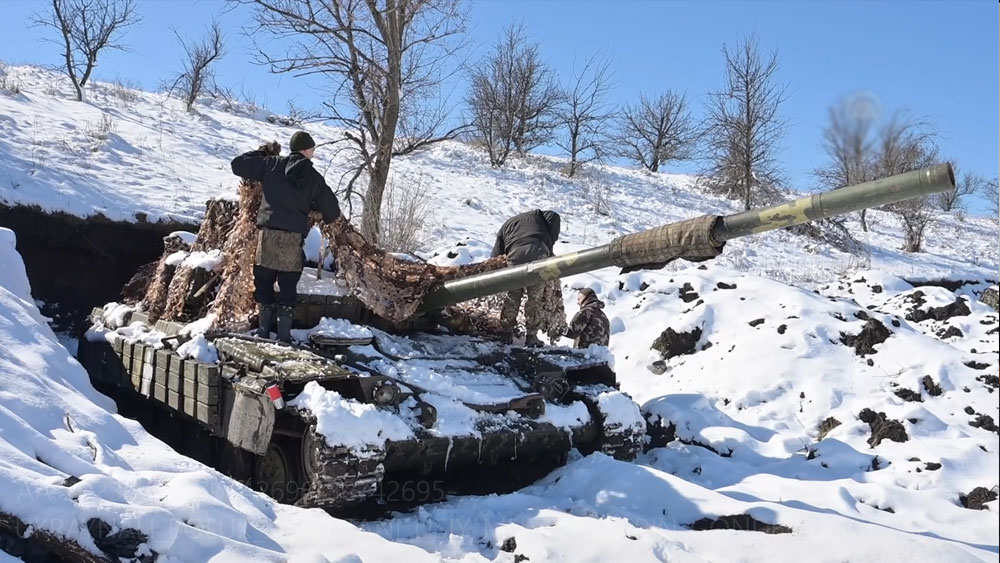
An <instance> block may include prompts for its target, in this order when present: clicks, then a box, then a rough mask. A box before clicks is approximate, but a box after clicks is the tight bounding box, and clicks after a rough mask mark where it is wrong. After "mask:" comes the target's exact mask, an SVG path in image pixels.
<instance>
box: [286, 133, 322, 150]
mask: <svg viewBox="0 0 1000 563" xmlns="http://www.w3.org/2000/svg"><path fill="white" fill-rule="evenodd" d="M315 146H316V141H314V140H313V138H312V137H311V136H310V135H309V133H306V132H305V131H296V132H295V133H292V140H290V141H289V142H288V150H290V151H292V152H297V151H304V150H306V149H311V148H313V147H315Z"/></svg>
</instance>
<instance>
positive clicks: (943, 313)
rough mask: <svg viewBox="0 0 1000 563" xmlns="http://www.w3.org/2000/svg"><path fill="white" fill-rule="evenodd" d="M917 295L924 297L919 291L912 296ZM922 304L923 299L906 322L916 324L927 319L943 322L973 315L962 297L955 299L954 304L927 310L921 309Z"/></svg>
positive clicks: (907, 316) (908, 314)
mask: <svg viewBox="0 0 1000 563" xmlns="http://www.w3.org/2000/svg"><path fill="white" fill-rule="evenodd" d="M917 294H920V295H921V298H922V297H923V294H922V293H921V292H919V291H918V292H916V293H913V294H912V295H913V296H916V295H917ZM922 304H923V302H922V299H921V302H920V303H918V305H917V307H916V308H914V309H913V310H912V311H910V312H909V313H907V314H906V317H905V318H906V320H908V321H913V322H915V323H919V322H923V321H926V320H927V319H934V320H936V321H943V320H947V319H950V318H952V317H964V316H966V315H971V314H972V311H970V310H969V305H968V303H967V302H966V301H965V299H963V298H961V297H959V298H958V299H955V301H953V302H952V303H949V304H948V305H944V306H941V307H928V308H927V309H921V308H919V307H920V305H922Z"/></svg>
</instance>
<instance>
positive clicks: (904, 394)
mask: <svg viewBox="0 0 1000 563" xmlns="http://www.w3.org/2000/svg"><path fill="white" fill-rule="evenodd" d="M893 393H894V394H895V395H896V396H897V397H899V398H900V399H903V400H904V401H906V402H908V403H921V402H923V399H922V398H921V397H920V393H918V392H916V391H913V390H912V389H907V388H906V387H900V388H899V389H896V390H895V391H893Z"/></svg>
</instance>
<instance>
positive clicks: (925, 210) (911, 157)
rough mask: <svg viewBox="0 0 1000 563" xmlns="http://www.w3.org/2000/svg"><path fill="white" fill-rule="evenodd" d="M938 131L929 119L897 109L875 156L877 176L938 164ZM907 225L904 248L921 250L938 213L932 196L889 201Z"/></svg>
mask: <svg viewBox="0 0 1000 563" xmlns="http://www.w3.org/2000/svg"><path fill="white" fill-rule="evenodd" d="M936 137H937V133H936V132H935V130H934V128H933V127H932V126H931V125H930V124H929V123H927V122H925V121H922V120H917V119H913V118H910V117H908V116H907V115H906V114H905V113H903V112H897V113H895V114H894V115H893V116H892V117H891V118H890V119H889V121H888V122H887V123H886V124H885V125H884V126H883V127H882V129H881V130H880V131H879V136H878V140H877V142H876V145H875V147H876V153H875V155H874V159H873V170H874V177H876V178H884V177H886V176H893V175H895V174H902V173H904V172H909V171H911V170H917V169H919V168H923V167H925V166H930V165H931V164H934V162H935V160H937V158H938V149H937V146H936V145H935V140H936ZM885 209H886V210H888V211H890V212H892V213H894V214H896V215H897V216H898V217H899V219H900V222H901V223H902V225H903V236H904V239H905V242H904V245H903V250H905V251H906V252H920V251H921V249H922V247H923V240H924V232H925V230H926V229H927V226H928V225H929V224H930V223H931V220H932V219H933V217H934V214H935V213H936V209H935V207H934V204H933V200H932V199H931V197H930V196H925V197H920V198H916V199H910V200H906V201H901V202H899V203H894V204H891V205H887V206H886V207H885Z"/></svg>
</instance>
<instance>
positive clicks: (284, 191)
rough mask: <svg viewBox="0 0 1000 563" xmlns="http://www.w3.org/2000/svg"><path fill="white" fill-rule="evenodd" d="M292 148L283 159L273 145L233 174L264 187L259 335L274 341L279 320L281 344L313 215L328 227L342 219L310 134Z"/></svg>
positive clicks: (300, 135)
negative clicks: (318, 215) (273, 331)
mask: <svg viewBox="0 0 1000 563" xmlns="http://www.w3.org/2000/svg"><path fill="white" fill-rule="evenodd" d="M288 149H289V150H290V151H291V154H289V155H288V156H279V155H278V154H277V153H280V150H281V147H280V145H278V143H277V142H274V143H272V144H270V145H267V146H265V147H261V149H259V150H256V151H250V152H248V153H244V154H241V155H240V156H237V157H236V158H234V159H233V162H232V168H233V174H236V175H237V176H241V177H243V178H246V179H248V180H252V181H257V182H261V185H262V186H263V192H264V194H263V198H262V199H261V202H260V210H259V211H258V213H257V228H258V234H257V250H256V255H255V258H254V267H253V281H254V300H255V301H256V302H257V304H258V307H259V311H258V328H257V336H259V337H261V338H269V337H270V336H271V325H272V323H273V322H275V320H277V329H278V340H281V341H282V342H291V339H292V336H291V329H292V313H293V312H294V310H295V297H296V286H297V285H298V283H299V278H300V277H301V276H302V267H303V265H304V262H305V253H304V252H303V251H302V243H303V241H304V240H305V237H306V235H308V234H309V228H310V225H309V212H310V211H319V212H320V213H322V215H323V220H324V221H327V222H329V221H333V220H334V219H336V218H338V217H340V205H339V204H338V202H337V197H336V196H335V195H333V191H332V190H331V189H330V187H329V186H327V185H326V181H325V180H324V179H323V175H322V174H320V173H319V172H318V171H317V170H316V169H315V168H314V167H313V163H312V158H313V154H314V153H315V152H316V143H315V141H313V139H312V137H311V136H310V135H309V133H306V132H305V131H296V132H295V133H294V134H293V135H292V138H291V140H290V141H289V143H288ZM275 282H277V283H278V291H277V292H275V291H274V284H275Z"/></svg>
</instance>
